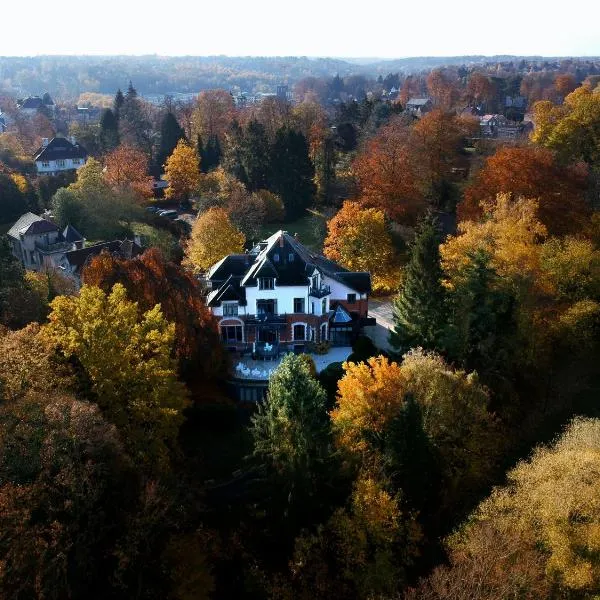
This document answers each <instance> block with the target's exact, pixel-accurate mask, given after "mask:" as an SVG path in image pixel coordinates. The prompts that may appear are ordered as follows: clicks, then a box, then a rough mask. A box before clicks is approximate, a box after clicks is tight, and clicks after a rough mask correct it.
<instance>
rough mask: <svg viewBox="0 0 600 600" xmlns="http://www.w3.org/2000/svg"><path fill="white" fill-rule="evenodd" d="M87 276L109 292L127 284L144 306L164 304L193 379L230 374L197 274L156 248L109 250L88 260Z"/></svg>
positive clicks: (208, 380)
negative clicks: (125, 255) (126, 253)
mask: <svg viewBox="0 0 600 600" xmlns="http://www.w3.org/2000/svg"><path fill="white" fill-rule="evenodd" d="M82 281H83V283H84V284H86V285H91V286H96V287H99V288H101V289H102V290H104V292H105V293H107V294H108V293H110V291H111V290H112V288H113V286H114V285H115V284H117V283H119V284H122V285H123V286H124V287H125V289H126V291H127V296H128V298H130V299H131V300H132V301H134V302H137V305H138V307H139V310H141V311H148V310H151V309H152V308H153V307H154V306H156V305H157V304H160V306H161V310H162V312H163V314H164V316H165V318H166V319H167V320H168V321H170V322H171V323H174V324H175V339H174V342H175V352H176V355H177V358H178V359H179V362H180V372H181V373H182V375H183V376H184V378H185V379H186V381H187V382H189V383H190V384H196V383H202V384H203V385H204V386H205V388H206V387H207V386H208V385H209V384H210V383H211V382H212V381H214V380H215V379H218V378H220V377H222V376H223V375H224V374H225V372H226V357H225V356H224V354H223V351H222V349H221V344H220V342H219V332H218V328H217V325H216V322H215V320H214V318H213V316H212V314H211V312H210V311H209V309H208V308H207V306H206V304H205V302H204V299H203V294H202V291H201V289H200V285H199V283H198V281H197V279H196V278H195V277H193V276H192V275H191V274H189V273H187V272H186V271H184V270H183V269H182V268H181V267H180V266H179V265H176V264H174V263H172V262H168V261H166V260H165V259H164V258H163V257H162V255H161V254H160V252H159V251H158V250H157V249H154V248H153V249H150V250H146V251H145V252H144V254H142V255H141V256H139V257H137V258H135V259H132V260H127V259H121V258H118V257H116V256H114V255H112V254H109V253H108V252H104V253H102V254H100V255H99V256H96V257H94V258H93V259H92V260H91V261H90V263H89V264H88V265H86V267H85V269H84V271H83V273H82Z"/></svg>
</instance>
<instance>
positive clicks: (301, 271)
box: [208, 231, 371, 303]
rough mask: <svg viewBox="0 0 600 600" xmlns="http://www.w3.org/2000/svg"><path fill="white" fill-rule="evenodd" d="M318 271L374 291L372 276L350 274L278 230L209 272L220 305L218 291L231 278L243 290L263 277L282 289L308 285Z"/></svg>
mask: <svg viewBox="0 0 600 600" xmlns="http://www.w3.org/2000/svg"><path fill="white" fill-rule="evenodd" d="M315 269H316V270H318V271H320V272H321V273H323V274H324V275H326V276H328V277H331V278H332V279H335V280H336V281H339V282H340V283H343V284H345V285H347V286H348V287H350V288H351V289H353V290H356V291H357V292H359V293H361V294H362V293H368V292H370V291H371V276H370V274H369V273H355V272H351V271H348V270H347V269H344V267H341V266H340V265H338V264H337V263H335V262H333V261H331V260H329V259H327V258H325V257H324V256H322V255H320V254H315V253H314V252H311V251H310V250H309V249H308V248H307V247H306V246H304V245H302V244H301V243H300V242H299V241H298V240H297V239H296V238H295V237H294V236H292V235H290V234H289V233H287V231H278V232H276V233H274V234H273V235H272V236H271V237H269V238H267V239H266V240H264V241H262V242H260V243H258V244H257V245H256V246H255V247H254V248H253V249H252V250H251V251H250V252H249V253H248V254H232V255H230V256H228V257H225V258H224V259H222V260H221V261H219V262H218V263H216V264H215V265H214V266H213V267H212V268H211V269H210V270H209V272H208V279H209V280H210V281H211V282H212V283H213V288H215V289H213V292H211V294H212V296H211V298H212V300H213V301H214V302H217V303H218V301H217V300H216V298H217V294H215V292H217V291H219V290H220V289H221V284H222V282H224V281H225V280H226V279H227V278H228V276H229V275H234V276H235V277H240V278H241V282H240V285H241V286H242V288H243V287H252V286H256V285H257V280H258V278H259V277H274V278H276V279H277V285H278V286H286V285H308V278H309V277H310V276H311V275H312V274H313V272H314V271H315Z"/></svg>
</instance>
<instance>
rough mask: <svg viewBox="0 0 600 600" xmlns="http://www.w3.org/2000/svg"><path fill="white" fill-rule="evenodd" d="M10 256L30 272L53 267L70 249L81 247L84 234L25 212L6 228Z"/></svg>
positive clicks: (68, 226)
mask: <svg viewBox="0 0 600 600" xmlns="http://www.w3.org/2000/svg"><path fill="white" fill-rule="evenodd" d="M7 235H8V239H9V242H10V246H11V250H12V253H13V255H14V256H15V257H16V258H18V259H19V260H20V261H21V263H22V264H23V266H24V267H25V268H26V269H29V270H30V271H39V270H40V269H42V268H44V267H55V266H56V263H57V261H59V260H60V259H61V258H62V256H63V255H64V254H65V253H66V252H68V251H70V250H75V249H78V248H83V245H84V243H85V239H84V237H83V236H82V235H81V234H80V233H79V232H78V231H77V230H76V229H75V228H74V227H71V225H67V227H65V229H64V231H61V230H60V229H59V228H58V227H57V226H56V225H55V224H54V223H53V222H52V221H49V220H48V219H44V218H43V217H39V216H38V215H34V214H33V213H25V214H24V215H23V216H22V217H21V218H20V219H19V220H18V221H17V222H16V223H15V224H14V225H13V226H12V227H11V228H10V229H9V230H8V233H7Z"/></svg>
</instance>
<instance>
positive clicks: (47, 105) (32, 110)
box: [17, 92, 56, 116]
mask: <svg viewBox="0 0 600 600" xmlns="http://www.w3.org/2000/svg"><path fill="white" fill-rule="evenodd" d="M17 108H18V109H19V111H20V112H21V113H22V114H24V115H27V116H33V115H35V114H37V112H38V111H39V110H40V109H46V110H47V111H48V112H50V114H51V115H53V114H54V110H55V108H56V105H55V104H54V100H52V97H51V96H50V94H48V92H46V93H45V94H44V95H43V96H42V97H40V96H27V98H21V99H20V100H18V101H17Z"/></svg>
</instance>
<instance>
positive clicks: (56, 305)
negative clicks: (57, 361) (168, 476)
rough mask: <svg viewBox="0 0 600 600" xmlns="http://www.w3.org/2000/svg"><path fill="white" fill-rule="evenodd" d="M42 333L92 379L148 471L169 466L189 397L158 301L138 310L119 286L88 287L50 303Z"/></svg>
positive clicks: (96, 394)
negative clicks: (172, 353)
mask: <svg viewBox="0 0 600 600" xmlns="http://www.w3.org/2000/svg"><path fill="white" fill-rule="evenodd" d="M51 306H52V312H51V313H50V316H49V323H48V324H47V325H46V326H44V335H45V336H46V338H47V339H48V340H49V342H50V343H52V344H53V345H54V346H55V347H56V349H57V350H58V351H59V352H60V353H61V354H62V355H63V356H65V357H66V358H67V359H73V360H76V361H77V363H78V364H79V365H81V368H82V369H83V373H82V374H81V376H82V377H83V379H84V380H87V381H89V385H90V389H89V394H90V398H92V399H93V400H94V402H95V403H97V404H98V406H99V407H100V409H101V410H102V412H103V414H104V415H105V416H106V418H107V420H108V421H110V422H111V423H114V424H115V425H116V426H117V427H118V429H119V430H120V431H121V433H122V436H123V440H124V441H125V444H126V447H127V449H128V451H129V454H130V455H131V456H132V458H133V459H134V461H135V462H136V464H138V465H140V466H141V467H142V468H143V469H144V470H145V471H146V472H156V471H160V470H161V469H164V468H165V467H166V466H167V465H168V461H169V450H170V449H172V448H173V447H174V445H175V443H176V436H177V430H178V427H179V424H180V423H181V410H182V409H183V407H184V405H185V402H186V393H185V390H184V388H183V385H182V384H181V383H180V382H179V381H178V380H177V376H176V363H175V359H174V358H173V357H172V356H171V352H172V348H173V342H174V336H175V325H174V324H170V323H169V322H168V321H166V319H165V318H164V316H163V313H162V312H161V310H160V305H156V306H154V307H153V308H152V309H150V310H148V311H146V312H144V313H141V311H139V310H138V306H137V304H136V303H135V302H131V301H130V300H128V298H127V293H126V291H125V288H124V287H123V286H122V285H121V284H115V286H114V287H113V289H112V291H111V293H110V294H106V293H105V292H103V291H102V290H101V289H100V288H97V287H93V286H87V285H84V286H83V287H82V288H81V291H80V294H79V296H71V297H67V296H59V297H58V298H56V299H55V300H54V301H53V302H52V305H51Z"/></svg>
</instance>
